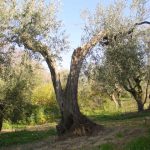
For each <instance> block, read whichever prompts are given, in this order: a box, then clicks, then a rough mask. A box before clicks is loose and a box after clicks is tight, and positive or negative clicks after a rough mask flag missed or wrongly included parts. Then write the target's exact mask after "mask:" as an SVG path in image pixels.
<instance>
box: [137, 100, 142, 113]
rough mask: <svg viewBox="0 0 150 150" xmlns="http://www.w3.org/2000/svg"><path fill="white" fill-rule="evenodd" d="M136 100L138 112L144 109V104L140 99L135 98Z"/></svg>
mask: <svg viewBox="0 0 150 150" xmlns="http://www.w3.org/2000/svg"><path fill="white" fill-rule="evenodd" d="M136 102H137V107H138V112H142V111H144V104H143V103H142V101H141V100H140V99H137V100H136Z"/></svg>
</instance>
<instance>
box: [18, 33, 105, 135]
mask: <svg viewBox="0 0 150 150" xmlns="http://www.w3.org/2000/svg"><path fill="white" fill-rule="evenodd" d="M104 36H105V32H100V33H99V34H98V35H97V36H94V37H93V38H92V39H91V40H90V41H89V42H88V43H87V44H85V45H83V46H82V47H78V48H77V49H75V50H74V52H73V54H72V58H71V65H70V73H69V75H68V79H67V83H66V87H65V89H62V86H61V82H60V76H59V73H58V72H57V70H56V65H55V60H54V59H53V57H52V55H51V50H50V49H49V47H47V46H45V45H43V44H42V43H41V42H39V41H36V40H34V38H32V36H31V35H30V34H28V33H22V34H21V37H20V39H21V41H22V43H23V44H24V46H25V48H27V49H29V50H32V51H33V52H39V53H40V54H41V55H42V56H43V57H44V58H45V60H46V62H47V64H48V67H49V70H50V72H51V78H52V82H53V87H54V90H55V94H56V100H57V102H58V105H59V108H60V112H61V121H60V123H59V124H58V125H57V127H56V128H57V132H58V134H59V135H63V134H66V133H70V134H74V135H86V134H90V133H93V132H94V130H97V129H98V128H101V126H98V125H97V124H95V123H93V122H92V121H90V120H89V119H88V118H87V117H85V116H84V115H83V114H81V112H80V110H79V106H78V101H77V95H78V79H79V74H80V70H81V67H82V63H83V60H84V59H85V57H86V55H87V53H88V52H89V51H90V50H91V49H92V48H93V47H94V46H95V45H96V44H97V43H98V42H100V41H101V40H102V38H103V37H104Z"/></svg>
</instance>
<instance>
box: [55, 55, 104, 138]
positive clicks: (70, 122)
mask: <svg viewBox="0 0 150 150" xmlns="http://www.w3.org/2000/svg"><path fill="white" fill-rule="evenodd" d="M75 56H76V55H73V58H72V63H71V68H70V73H69V75H68V80H67V84H66V88H65V90H64V95H63V97H64V100H63V103H62V104H63V105H62V106H63V107H61V114H62V119H61V121H60V123H59V124H58V125H57V132H58V134H59V135H63V134H65V133H68V134H72V135H78V136H80V135H87V134H92V133H94V131H96V130H98V129H100V128H102V127H101V126H99V125H97V124H96V123H93V122H92V121H91V120H89V119H88V118H87V117H85V116H84V115H83V114H81V112H80V110H79V106H78V100H77V95H78V79H79V73H80V68H81V63H80V62H78V63H77V62H76V61H77V58H76V59H75V58H74V57H75Z"/></svg>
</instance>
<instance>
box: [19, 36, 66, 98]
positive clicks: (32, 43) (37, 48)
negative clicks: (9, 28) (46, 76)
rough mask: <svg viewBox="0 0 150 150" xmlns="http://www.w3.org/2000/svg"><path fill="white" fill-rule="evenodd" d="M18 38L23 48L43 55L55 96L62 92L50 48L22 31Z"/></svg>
mask: <svg viewBox="0 0 150 150" xmlns="http://www.w3.org/2000/svg"><path fill="white" fill-rule="evenodd" d="M20 39H21V42H22V43H23V45H24V46H25V48H27V49H29V50H32V51H33V52H39V53H40V54H41V55H42V56H43V57H44V59H45V61H46V62H47V65H48V67H49V70H50V72H51V78H52V82H53V85H54V90H55V93H56V97H58V96H59V95H60V93H61V94H62V92H63V90H62V86H61V82H60V77H59V74H58V73H57V71H56V66H55V61H54V60H53V59H52V55H51V54H50V49H49V48H48V47H47V46H46V45H43V44H42V43H41V42H39V41H36V40H34V39H33V38H32V37H31V36H30V35H29V34H27V33H22V34H21V36H20ZM59 99H60V98H59Z"/></svg>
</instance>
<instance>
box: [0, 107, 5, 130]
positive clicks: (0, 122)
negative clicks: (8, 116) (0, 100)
mask: <svg viewBox="0 0 150 150" xmlns="http://www.w3.org/2000/svg"><path fill="white" fill-rule="evenodd" d="M3 110H4V105H3V104H0V132H1V130H2V126H3V118H4V112H3Z"/></svg>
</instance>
